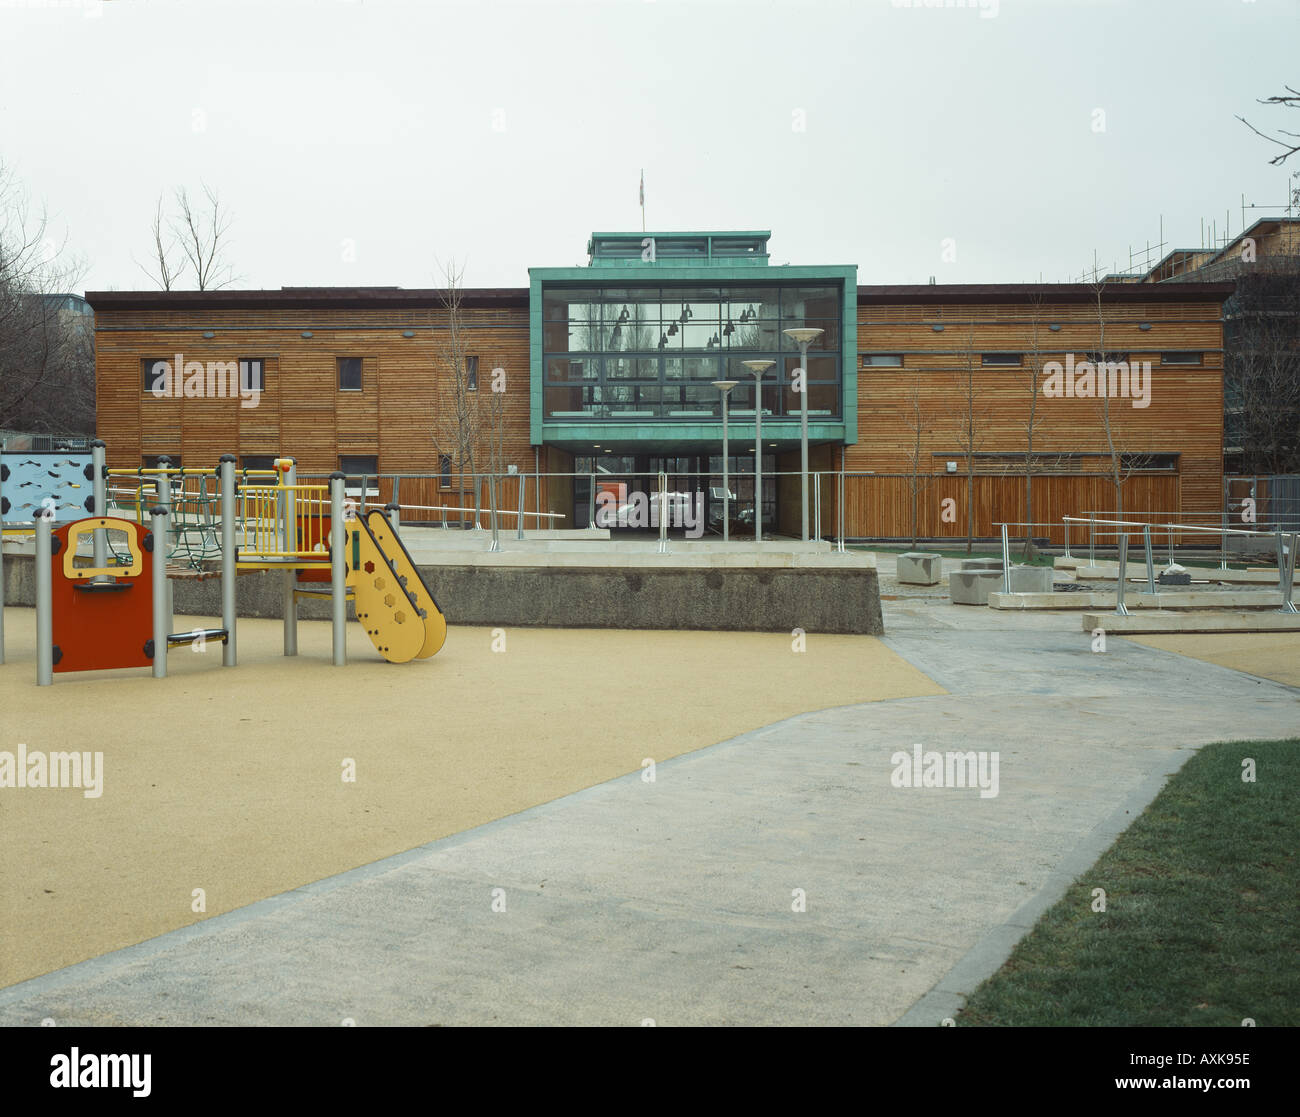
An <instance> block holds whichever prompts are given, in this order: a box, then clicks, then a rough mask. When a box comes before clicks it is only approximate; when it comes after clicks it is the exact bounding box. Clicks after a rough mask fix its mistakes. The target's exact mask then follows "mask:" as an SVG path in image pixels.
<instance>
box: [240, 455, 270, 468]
mask: <svg viewBox="0 0 1300 1117" xmlns="http://www.w3.org/2000/svg"><path fill="white" fill-rule="evenodd" d="M239 468H240V469H274V468H275V455H274V454H243V455H241V456H240V459H239Z"/></svg>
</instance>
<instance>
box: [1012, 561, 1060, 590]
mask: <svg viewBox="0 0 1300 1117" xmlns="http://www.w3.org/2000/svg"><path fill="white" fill-rule="evenodd" d="M1011 592H1012V593H1051V592H1052V568H1051V567H1050V566H1013V567H1012V568H1011Z"/></svg>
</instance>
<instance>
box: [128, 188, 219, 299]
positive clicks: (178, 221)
mask: <svg viewBox="0 0 1300 1117" xmlns="http://www.w3.org/2000/svg"><path fill="white" fill-rule="evenodd" d="M173 197H174V199H175V207H176V208H175V211H174V212H173V213H172V214H171V215H170V216H169V215H167V214H166V213H165V212H164V209H163V196H162V195H161V194H159V195H158V204H157V206H156V207H155V209H154V218H153V225H152V227H151V229H150V233H151V239H152V241H153V244H152V246H151V247H150V250H149V262H148V264H141V263H140V261H139V260H137V261H136V265H137V266H138V267H139V268H140V269H141V270H142V271H143V272H144V273H145V274H146V275H147V276H149V278H150V279H152V280H153V281H154V282H155V283H157V284H158V286H159V287H161V288H162V289H163V290H164V291H172V290H175V289H176V288H177V287H179V286H180V284H181V282H182V280H183V279H184V277H185V275H186V273H187V272H188V273H190V274H191V276H192V279H193V283H194V286H195V287H196V288H197V289H198V290H200V291H216V290H219V289H220V288H222V287H229V286H230V284H232V283H233V282H235V280H236V279H237V278H238V277H237V276H236V275H235V274H234V269H233V268H232V267H231V265H230V263H229V261H228V259H227V256H228V253H229V248H230V214H229V213H228V212H227V211H226V210H225V209H224V208H223V207H222V204H221V197H220V195H219V194H218V193H217V191H215V190H213V189H212V187H210V186H208V185H207V184H206V183H205V184H203V198H204V200H203V201H202V202H197V201H192V200H191V198H190V194H189V191H188V190H187V189H186V188H185V187H184V186H178V187H177V188H176V189H175V190H174V191H173ZM177 252H179V253H180V256H181V259H180V261H177V260H176V259H175V255H176V253H177Z"/></svg>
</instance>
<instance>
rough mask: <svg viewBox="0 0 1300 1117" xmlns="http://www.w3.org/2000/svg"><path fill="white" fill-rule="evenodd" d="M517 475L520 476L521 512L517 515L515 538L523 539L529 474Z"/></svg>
mask: <svg viewBox="0 0 1300 1117" xmlns="http://www.w3.org/2000/svg"><path fill="white" fill-rule="evenodd" d="M515 476H516V477H518V478H519V514H518V516H516V517H515V538H516V539H522V538H523V537H524V509H525V508H526V507H527V506H528V501H527V495H528V474H527V473H517V474H515Z"/></svg>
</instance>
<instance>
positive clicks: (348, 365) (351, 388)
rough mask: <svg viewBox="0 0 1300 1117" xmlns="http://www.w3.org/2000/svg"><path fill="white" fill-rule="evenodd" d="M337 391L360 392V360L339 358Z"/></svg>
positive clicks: (356, 358) (357, 358)
mask: <svg viewBox="0 0 1300 1117" xmlns="http://www.w3.org/2000/svg"><path fill="white" fill-rule="evenodd" d="M339 391H340V392H359V391H361V358H360V357H340V358H339Z"/></svg>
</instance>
